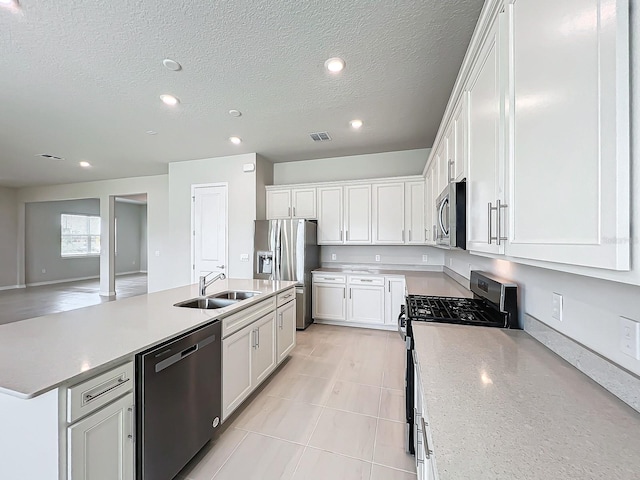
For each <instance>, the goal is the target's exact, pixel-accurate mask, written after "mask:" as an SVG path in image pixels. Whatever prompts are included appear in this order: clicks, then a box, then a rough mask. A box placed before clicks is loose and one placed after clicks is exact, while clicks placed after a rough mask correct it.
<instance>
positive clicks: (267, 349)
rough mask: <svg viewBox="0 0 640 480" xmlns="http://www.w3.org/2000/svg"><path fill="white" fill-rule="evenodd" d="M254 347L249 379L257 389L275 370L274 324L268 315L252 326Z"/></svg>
mask: <svg viewBox="0 0 640 480" xmlns="http://www.w3.org/2000/svg"><path fill="white" fill-rule="evenodd" d="M252 327H253V331H254V332H255V333H254V347H253V351H252V353H251V379H252V382H251V383H252V386H253V388H255V387H257V386H258V385H259V384H260V383H262V381H263V380H264V379H265V378H267V377H268V376H269V374H270V373H271V372H272V371H273V369H274V368H276V328H275V327H276V322H275V314H274V313H270V314H269V315H266V316H264V317H263V318H261V319H260V320H258V321H257V322H256V323H254V324H253V325H252Z"/></svg>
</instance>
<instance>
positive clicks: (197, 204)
mask: <svg viewBox="0 0 640 480" xmlns="http://www.w3.org/2000/svg"><path fill="white" fill-rule="evenodd" d="M192 197H193V202H192V210H193V211H192V219H193V222H192V225H193V232H192V235H193V247H192V248H193V250H192V251H193V265H192V268H193V281H194V282H195V281H197V279H198V278H199V277H200V276H201V275H206V274H207V273H209V272H216V273H219V272H224V273H225V274H227V273H228V262H227V225H228V220H227V217H228V215H227V185H226V184H217V185H202V186H194V187H192Z"/></svg>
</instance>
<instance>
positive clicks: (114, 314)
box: [0, 279, 296, 399]
mask: <svg viewBox="0 0 640 480" xmlns="http://www.w3.org/2000/svg"><path fill="white" fill-rule="evenodd" d="M295 284H296V283H295V282H284V281H276V282H274V281H270V280H238V279H227V280H222V281H218V282H216V283H214V284H213V285H211V286H210V287H209V289H208V291H207V295H212V294H215V293H216V292H222V291H225V290H248V291H256V292H260V295H256V296H254V297H252V298H250V299H248V300H244V301H242V302H238V303H236V304H234V305H231V306H228V307H225V308H220V309H216V310H200V309H195V308H179V307H174V306H173V305H174V304H175V303H177V302H180V301H182V300H187V299H190V298H195V297H198V296H199V295H198V286H197V285H189V286H185V287H179V288H173V289H170V290H164V291H161V292H156V293H151V294H147V295H140V296H137V297H130V298H125V299H122V300H118V301H116V302H108V303H103V304H99V305H94V306H91V307H85V308H80V309H77V310H70V311H67V312H61V313H55V314H52V315H46V316H43V317H37V318H32V319H29V320H22V321H19V322H14V323H9V324H5V325H0V394H8V395H12V396H15V397H19V398H24V399H28V398H32V397H35V396H37V395H40V394H42V393H45V392H47V391H49V390H52V389H54V388H57V387H58V386H60V385H62V384H64V383H67V382H69V381H71V380H72V379H74V378H76V377H79V376H81V375H86V374H87V372H90V371H92V370H95V369H98V368H100V367H105V366H107V365H110V364H113V363H114V362H118V361H121V360H123V359H131V358H132V356H133V355H135V354H136V353H139V352H141V351H144V350H146V349H148V348H150V347H152V346H154V345H157V344H160V343H162V342H164V341H166V340H169V339H171V338H173V337H175V336H177V335H181V334H183V333H186V332H188V331H190V330H193V329H194V328H197V327H199V326H201V325H204V324H206V323H208V322H211V321H213V320H215V319H217V318H222V317H225V316H227V315H230V314H232V313H234V312H236V311H239V310H242V309H244V308H246V307H249V306H251V305H252V304H254V303H257V302H260V301H262V300H264V299H266V298H268V297H270V296H273V295H275V294H277V293H278V292H280V291H283V290H286V289H287V288H290V287H292V286H294V285H295Z"/></svg>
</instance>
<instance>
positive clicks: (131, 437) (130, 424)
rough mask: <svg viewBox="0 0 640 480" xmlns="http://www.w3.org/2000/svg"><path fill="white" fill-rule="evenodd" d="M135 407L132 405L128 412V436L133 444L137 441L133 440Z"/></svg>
mask: <svg viewBox="0 0 640 480" xmlns="http://www.w3.org/2000/svg"><path fill="white" fill-rule="evenodd" d="M133 407H134V405H131V406H130V407H129V408H127V412H128V413H129V435H127V438H129V439H130V440H131V441H132V442H134V441H135V439H134V438H133Z"/></svg>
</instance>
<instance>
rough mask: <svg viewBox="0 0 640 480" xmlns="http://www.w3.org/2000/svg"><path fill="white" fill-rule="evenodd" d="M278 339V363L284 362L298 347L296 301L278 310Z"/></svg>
mask: <svg viewBox="0 0 640 480" xmlns="http://www.w3.org/2000/svg"><path fill="white" fill-rule="evenodd" d="M277 314H278V316H277V325H276V332H277V333H276V337H277V343H278V363H280V362H282V361H283V360H284V359H285V358H287V356H288V355H289V353H291V350H293V349H294V347H295V346H296V301H295V300H293V301H291V302H289V303H287V304H285V305H283V306H281V307H279V308H278V312H277Z"/></svg>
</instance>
